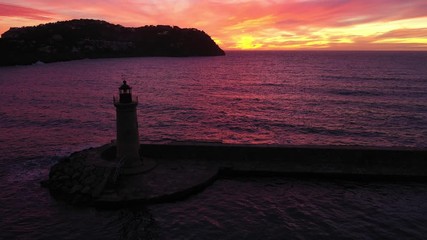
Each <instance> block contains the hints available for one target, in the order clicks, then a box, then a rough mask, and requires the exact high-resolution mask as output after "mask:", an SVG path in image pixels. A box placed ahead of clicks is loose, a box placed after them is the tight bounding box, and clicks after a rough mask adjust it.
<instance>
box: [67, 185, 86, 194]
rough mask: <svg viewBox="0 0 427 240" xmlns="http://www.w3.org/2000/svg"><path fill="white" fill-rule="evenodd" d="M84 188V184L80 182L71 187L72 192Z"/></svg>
mask: <svg viewBox="0 0 427 240" xmlns="http://www.w3.org/2000/svg"><path fill="white" fill-rule="evenodd" d="M82 188H83V186H82V185H80V184H76V185H74V186H73V187H72V188H71V190H70V193H75V192H77V191H80V190H82Z"/></svg>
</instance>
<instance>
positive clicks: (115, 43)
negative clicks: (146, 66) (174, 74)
mask: <svg viewBox="0 0 427 240" xmlns="http://www.w3.org/2000/svg"><path fill="white" fill-rule="evenodd" d="M0 52H1V55H0V65H3V66H5V65H19V64H32V63H35V62H37V61H41V62H55V61H67V60H75V59H83V58H109V57H148V56H171V57H187V56H221V55H224V54H225V53H224V51H223V50H222V49H221V48H220V47H219V46H218V45H217V44H216V43H215V42H214V41H213V40H212V39H211V37H210V36H209V35H207V34H206V33H205V32H203V31H200V30H197V29H194V28H179V27H176V26H174V27H172V26H144V27H137V28H128V27H123V26H120V25H114V24H110V23H108V22H105V21H100V20H89V19H81V20H70V21H63V22H56V23H48V24H43V25H39V26H35V27H22V28H11V29H10V30H9V31H7V32H5V33H4V34H3V35H2V37H1V38H0Z"/></svg>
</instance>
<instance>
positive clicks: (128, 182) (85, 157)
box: [42, 143, 427, 207]
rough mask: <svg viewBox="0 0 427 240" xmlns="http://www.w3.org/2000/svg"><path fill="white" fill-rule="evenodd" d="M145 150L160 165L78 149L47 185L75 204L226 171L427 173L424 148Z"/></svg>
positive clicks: (169, 195)
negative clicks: (129, 165)
mask: <svg viewBox="0 0 427 240" xmlns="http://www.w3.org/2000/svg"><path fill="white" fill-rule="evenodd" d="M141 153H142V159H143V162H144V164H145V166H148V165H150V164H151V165H152V166H153V167H150V168H149V169H148V170H147V171H144V172H135V173H131V174H129V173H125V172H122V173H120V167H119V164H118V163H117V161H116V159H115V156H116V147H115V146H114V145H113V144H107V145H104V146H101V147H98V148H91V149H85V150H82V151H79V152H75V153H73V154H71V155H70V156H69V157H67V158H64V159H62V160H61V161H59V162H58V163H57V164H55V165H54V166H52V168H51V171H50V173H49V180H47V181H44V182H42V185H43V186H46V187H48V188H49V189H50V190H51V192H52V193H53V194H54V195H56V196H59V197H61V198H62V199H64V200H66V201H68V202H71V203H73V204H85V205H87V204H89V205H91V204H95V205H102V206H114V207H117V206H124V205H128V204H130V203H157V202H167V201H176V200H178V199H182V198H185V197H187V196H189V195H191V194H194V193H195V192H197V191H200V190H203V189H204V188H205V187H207V186H208V185H209V184H211V183H212V182H214V181H215V179H217V178H218V177H221V176H223V175H228V176H230V175H231V176H235V175H242V174H244V175H250V176H258V175H267V176H270V175H282V176H294V177H307V176H308V177H311V176H314V177H326V178H356V179H362V180H363V179H384V180H387V179H388V180H401V179H408V180H423V181H424V180H427V150H423V149H385V148H384V149H376V148H358V147H313V146H272V145H267V146H261V145H227V144H214V143H175V144H142V145H141Z"/></svg>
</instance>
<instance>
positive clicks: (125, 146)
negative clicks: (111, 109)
mask: <svg viewBox="0 0 427 240" xmlns="http://www.w3.org/2000/svg"><path fill="white" fill-rule="evenodd" d="M131 90H132V88H131V87H130V86H129V85H127V83H126V81H123V84H122V85H121V86H120V87H119V99H118V100H116V99H114V106H115V107H116V116H117V121H116V124H117V139H116V142H117V156H116V157H117V159H119V161H121V162H122V163H123V166H122V167H123V168H134V167H139V166H141V165H142V160H141V158H140V156H139V133H138V120H137V116H136V106H137V105H138V102H137V101H134V100H133V99H132V93H131Z"/></svg>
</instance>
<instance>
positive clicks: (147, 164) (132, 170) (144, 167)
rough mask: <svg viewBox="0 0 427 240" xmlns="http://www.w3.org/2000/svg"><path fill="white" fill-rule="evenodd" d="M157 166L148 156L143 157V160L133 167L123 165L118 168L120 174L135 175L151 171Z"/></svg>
mask: <svg viewBox="0 0 427 240" xmlns="http://www.w3.org/2000/svg"><path fill="white" fill-rule="evenodd" d="M156 166H157V163H156V161H154V160H153V159H150V158H144V162H143V163H142V164H140V165H138V166H135V167H123V168H122V169H121V170H120V175H135V174H140V173H145V172H148V171H151V170H152V169H154V168H155V167H156Z"/></svg>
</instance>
